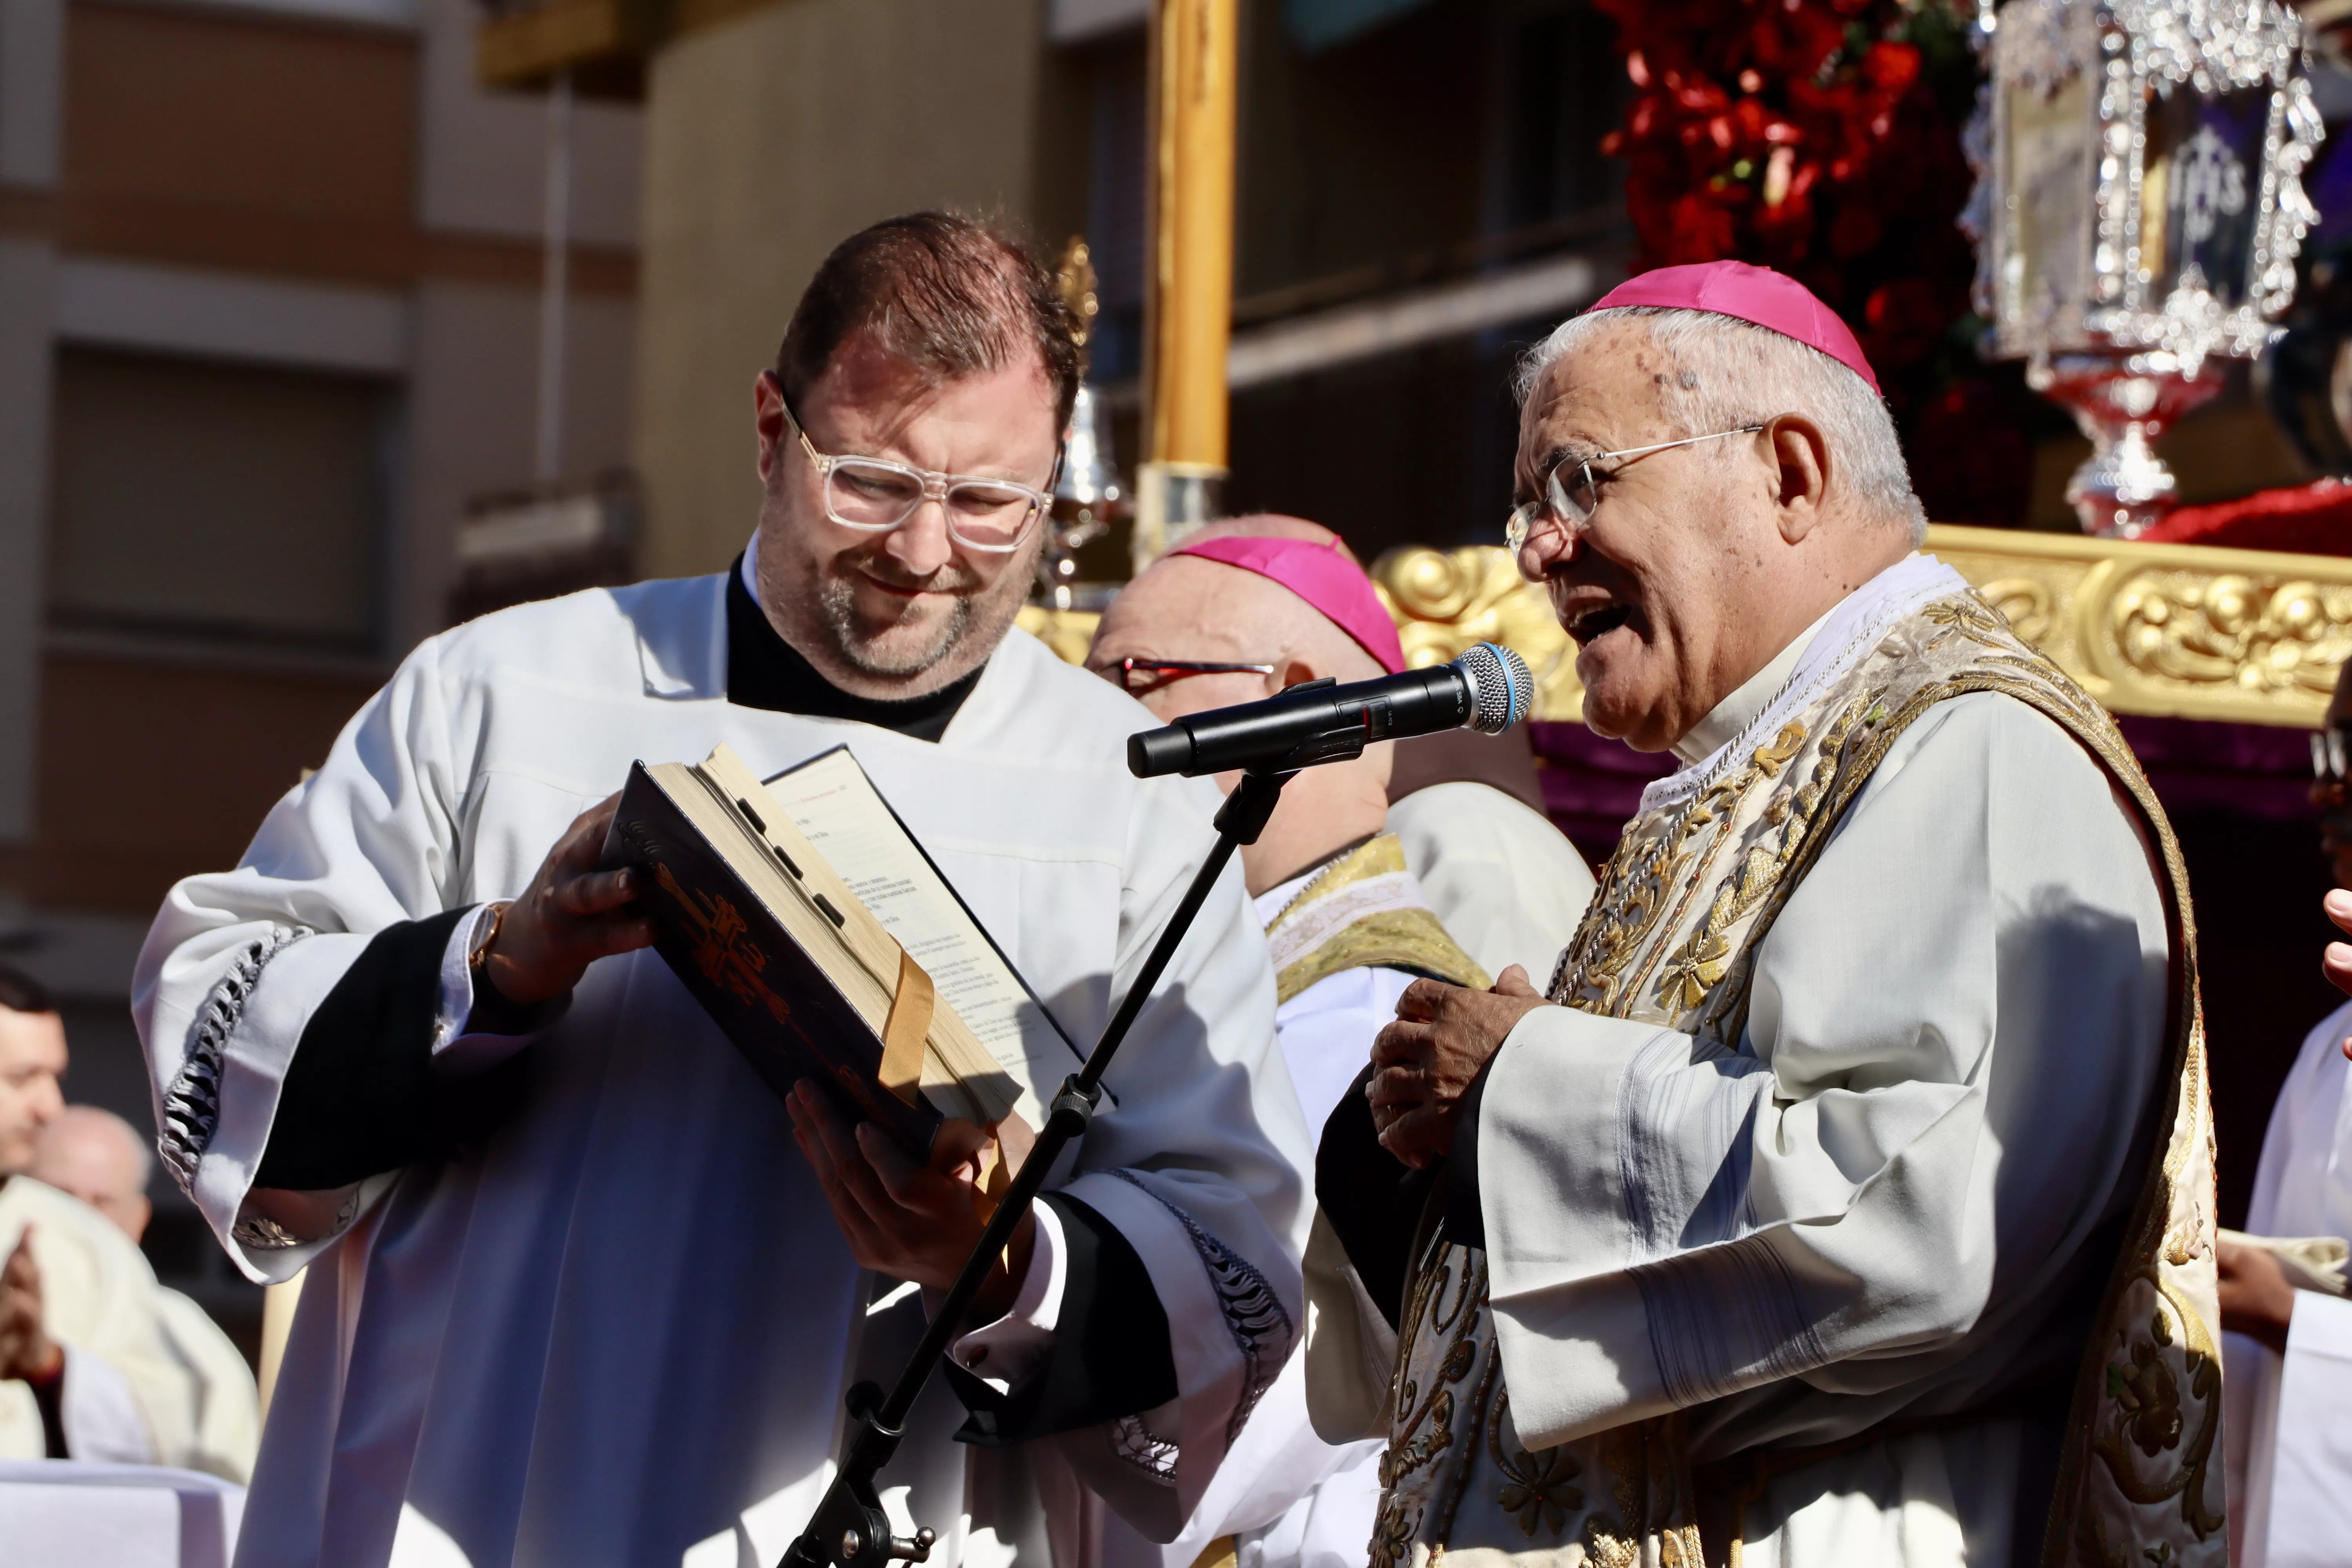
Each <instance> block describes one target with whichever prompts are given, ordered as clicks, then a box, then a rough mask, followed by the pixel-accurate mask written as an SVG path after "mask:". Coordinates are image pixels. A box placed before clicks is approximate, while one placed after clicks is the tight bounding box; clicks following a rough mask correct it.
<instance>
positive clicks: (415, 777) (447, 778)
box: [131, 639, 466, 1282]
mask: <svg viewBox="0 0 2352 1568" xmlns="http://www.w3.org/2000/svg"><path fill="white" fill-rule="evenodd" d="M438 650H439V640H438V639H432V640H428V641H426V642H425V643H424V644H423V645H422V646H420V647H418V648H417V649H416V651H415V653H413V654H411V655H410V656H409V658H408V659H407V661H406V662H405V663H404V664H403V665H402V666H401V668H400V669H399V671H398V672H397V673H395V674H394V677H393V679H392V681H391V683H390V684H389V685H387V686H386V687H384V689H383V690H381V691H379V692H378V693H377V694H376V695H375V696H374V697H373V699H372V700H370V701H369V702H368V704H367V706H366V707H364V708H362V710H360V711H359V713H358V714H357V715H356V716H355V717H353V719H352V721H351V722H350V723H349V724H347V725H346V726H345V727H344V729H343V732H342V733H341V735H339V736H338V737H337V738H336V740H335V743H334V746H333V749H332V750H331V752H329V753H328V757H327V760H326V762H325V763H324V764H322V765H321V766H320V769H319V771H318V773H315V774H313V775H312V776H311V777H310V779H309V780H307V781H305V782H304V783H302V784H299V785H297V786H296V787H295V788H294V789H293V790H291V791H289V793H288V794H287V795H286V796H285V798H283V799H282V800H280V801H279V802H278V805H276V806H275V807H274V808H273V809H272V810H271V812H270V814H269V816H268V818H267V819H265V820H264V821H263V823H262V825H261V829H260V831H259V832H258V833H257V835H256V836H255V837H254V840H253V843H252V845H251V846H250V847H248V848H247V851H246V854H245V858H244V862H243V863H242V864H241V865H240V866H239V867H238V868H236V870H233V871H226V872H220V873H215V874H212V875H206V876H200V877H192V878H189V879H187V880H185V881H183V882H181V883H180V884H179V885H178V886H177V887H175V888H173V889H172V891H171V894H170V895H169V897H167V898H166V900H164V903H163V909H162V910H161V911H160V912H159V913H158V914H157V915H156V917H155V922H154V925H153V926H152V929H151V930H150V931H149V932H148V935H147V942H146V945H145V946H144V948H143V949H142V951H141V952H140V956H139V963H138V968H137V971H136V973H135V976H134V980H133V985H132V994H131V1010H132V1013H133V1015H134V1016H135V1017H136V1019H137V1021H138V1024H139V1033H140V1037H141V1039H142V1041H143V1042H144V1043H145V1045H146V1048H147V1058H148V1068H149V1072H150V1075H151V1077H152V1088H153V1090H154V1094H155V1104H156V1124H157V1126H158V1127H160V1128H161V1129H162V1130H163V1131H162V1134H161V1136H160V1137H159V1139H158V1144H159V1147H160V1149H161V1151H162V1152H163V1158H164V1161H165V1163H166V1164H167V1165H168V1166H169V1167H170V1168H171V1170H172V1172H173V1175H174V1176H175V1177H176V1178H177V1179H178V1180H179V1182H180V1184H181V1185H182V1186H183V1188H184V1189H185V1190H186V1191H187V1193H188V1194H189V1196H190V1197H191V1198H193V1199H194V1201H195V1204H196V1206H197V1207H198V1208H199V1209H200V1210H201V1211H203V1213H204V1215H205V1219H206V1220H207V1221H208V1222H209V1223H210V1224H211V1226H212V1227H213V1230H214V1231H215V1234H217V1235H218V1236H219V1237H220V1238H221V1241H222V1244H223V1246H224V1247H226V1248H227V1250H228V1253H229V1256H230V1257H231V1258H234V1259H236V1262H237V1264H238V1266H239V1267H240V1268H242V1269H243V1270H244V1271H245V1273H246V1274H247V1277H249V1278H251V1279H256V1280H260V1281H263V1282H275V1281H278V1280H280V1279H289V1278H290V1277H291V1276H292V1275H293V1274H294V1273H295V1271H296V1270H298V1269H299V1268H302V1267H303V1266H304V1265H305V1264H307V1263H308V1262H309V1261H310V1259H311V1258H313V1257H314V1256H316V1255H317V1253H318V1252H319V1251H320V1249H321V1248H322V1247H325V1246H326V1245H327V1244H329V1243H330V1242H331V1241H333V1240H334V1239H335V1238H336V1237H340V1236H341V1234H342V1233H343V1231H344V1230H345V1229H347V1228H349V1226H351V1224H352V1221H353V1220H355V1219H356V1218H357V1217H358V1216H359V1215H360V1213H361V1211H362V1208H363V1207H364V1206H366V1205H368V1204H369V1203H372V1202H373V1200H374V1199H375V1198H376V1197H377V1196H378V1195H379V1194H382V1193H383V1191H385V1190H386V1189H388V1188H389V1186H390V1185H391V1183H392V1180H393V1175H392V1174H391V1173H386V1174H383V1175H381V1176H377V1177H374V1178H372V1179H370V1180H367V1181H363V1182H359V1183H356V1184H352V1185H351V1186H347V1187H344V1188H341V1189H339V1190H336V1191H333V1192H326V1193H273V1192H268V1191H263V1192H260V1193H257V1192H255V1190H254V1179H255V1175H256V1173H257V1172H258V1170H259V1169H260V1165H261V1161H262V1155H263V1153H264V1151H265V1150H266V1149H267V1147H268V1142H269V1134H270V1129H271V1126H272V1123H273V1121H274V1119H275V1117H276V1113H277V1109H278V1092H279V1089H280V1088H281V1086H282V1085H283V1084H284V1082H285V1078H286V1073H287V1070H288V1068H289V1066H290V1065H291V1063H292V1061H293V1057H294V1048H295V1047H296V1046H297V1045H298V1044H299V1042H300V1040H301V1037H302V1031H303V1027H304V1026H305V1024H306V1023H307V1022H308V1021H309V1019H310V1015H311V1014H312V1013H313V1012H314V1011H316V1010H317V1008H318V1006H319V1005H320V1003H321V1002H322V1001H324V1000H325V998H326V996H327V994H328V993H329V992H331V990H333V988H334V986H335V984H336V982H337V981H338V980H340V979H341V977H342V975H343V973H344V972H345V970H347V969H348V968H350V966H351V965H352V962H353V961H354V960H356V959H357V958H358V957H359V955H360V953H361V952H362V951H364V950H365V948H366V947H367V944H368V941H369V936H370V934H372V933H373V932H376V931H382V930H383V929H384V928H385V927H387V926H391V925H394V924H396V923H398V922H400V921H411V920H418V919H423V918H425V917H427V916H432V915H437V914H440V913H442V912H443V911H444V910H446V909H447V908H448V907H449V905H450V901H451V900H450V898H449V895H450V893H451V892H452V890H453V889H455V888H456V887H457V884H458V881H459V874H458V860H459V858H460V852H459V834H458V831H457V812H458V809H459V801H458V798H457V796H458V790H459V787H460V785H459V784H458V782H457V781H459V780H461V779H462V778H464V777H465V776H466V773H464V772H462V771H460V766H459V763H460V760H459V759H457V758H455V757H453V755H452V750H451V747H450V744H449V741H448V729H449V726H448V721H447V716H446V712H445V710H444V702H443V691H442V687H441V683H440V679H439V661H438ZM464 923H465V922H463V921H461V922H460V925H461V927H462V926H463V924H464Z"/></svg>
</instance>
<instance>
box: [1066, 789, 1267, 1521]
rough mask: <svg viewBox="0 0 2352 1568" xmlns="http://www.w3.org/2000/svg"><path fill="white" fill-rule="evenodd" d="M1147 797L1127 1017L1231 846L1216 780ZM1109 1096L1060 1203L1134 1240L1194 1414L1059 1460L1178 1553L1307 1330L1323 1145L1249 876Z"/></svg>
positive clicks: (1147, 1011) (1110, 1437) (1117, 989)
mask: <svg viewBox="0 0 2352 1568" xmlns="http://www.w3.org/2000/svg"><path fill="white" fill-rule="evenodd" d="M1170 786H1173V787H1170ZM1139 795H1140V796H1141V801H1140V803H1139V805H1141V806H1142V807H1143V809H1139V810H1138V812H1137V813H1136V816H1135V818H1134V821H1133V825H1132V831H1131V833H1130V836H1129V846H1128V852H1127V858H1126V862H1125V864H1126V867H1127V891H1126V896H1125V898H1124V899H1123V900H1122V907H1121V911H1120V921H1119V952H1118V963H1117V967H1116V969H1115V971H1114V973H1113V975H1112V980H1111V985H1110V991H1109V994H1110V997H1111V999H1112V1001H1113V1003H1114V1005H1115V1004H1116V1000H1117V999H1118V997H1120V996H1122V995H1123V994H1125V992H1126V989H1127V987H1128V986H1129V984H1131V983H1132V981H1133V977H1134V974H1135V972H1136V970H1137V968H1138V967H1139V965H1140V964H1141V963H1142V962H1143V959H1144V957H1145V955H1146V953H1148V952H1149V951H1150V947H1151V944H1152V943H1153V942H1155V941H1156V940H1157V939H1158V937H1159V935H1160V930H1161V928H1162V927H1163V926H1164V925H1165V923H1166V922H1167V921H1168V919H1169V917H1170V916H1171V914H1172V913H1173V912H1174V910H1175V906H1176V904H1177V902H1178V900H1181V898H1182V896H1183V893H1184V890H1185V887H1186V885H1187V884H1188V883H1189V882H1190V880H1191V879H1192V873H1193V871H1194V869H1195V868H1197V867H1198V866H1199V864H1200V862H1201V859H1202V857H1203V856H1204V855H1205V854H1206V852H1207V850H1208V848H1209V846H1210V843H1211V842H1212V839H1213V828H1212V827H1211V826H1210V822H1209V818H1210V816H1211V815H1212V811H1213V796H1212V795H1210V794H1209V792H1207V791H1205V790H1203V789H1201V788H1200V786H1199V784H1198V783H1197V781H1185V780H1159V781H1151V783H1150V784H1146V785H1145V787H1144V788H1143V789H1142V790H1141V791H1139ZM1049 1000H1050V999H1049ZM1091 1032H1092V1031H1091V1030H1088V1031H1087V1032H1086V1035H1085V1036H1084V1037H1089V1038H1090V1036H1091ZM1105 1081H1106V1085H1107V1087H1108V1089H1110V1090H1111V1092H1112V1093H1113V1094H1115V1095H1117V1096H1118V1106H1117V1107H1116V1109H1113V1108H1111V1107H1110V1106H1109V1105H1108V1103H1106V1106H1105V1109H1104V1110H1103V1111H1102V1112H1101V1113H1100V1114H1098V1115H1097V1117H1096V1119H1095V1122H1094V1125H1093V1128H1092V1129H1091V1130H1090V1131H1088V1133H1087V1138H1086V1142H1085V1143H1084V1144H1083V1145H1082V1146H1081V1149H1080V1152H1079V1156H1078V1159H1079V1165H1078V1171H1077V1174H1076V1177H1075V1179H1074V1180H1072V1181H1071V1182H1070V1183H1069V1184H1067V1185H1066V1186H1065V1187H1063V1188H1062V1189H1060V1190H1061V1191H1062V1192H1063V1193H1065V1194H1066V1195H1067V1196H1069V1197H1072V1198H1075V1199H1076V1200H1077V1201H1079V1202H1081V1203H1084V1204H1085V1205H1087V1206H1088V1207H1089V1208H1092V1209H1093V1210H1094V1211H1095V1212H1096V1213H1097V1214H1099V1215H1102V1216H1103V1217H1104V1218H1105V1219H1106V1220H1108V1222H1109V1223H1110V1224H1111V1225H1112V1226H1115V1227H1116V1228H1117V1229H1118V1232H1119V1234H1120V1236H1121V1237H1123V1238H1124V1239H1125V1240H1126V1241H1127V1243H1128V1244H1129V1246H1130V1247H1133V1248H1134V1250H1135V1253H1136V1256H1137V1258H1138V1259H1139V1261H1140V1262H1141V1263H1142V1265H1143V1268H1144V1270H1145V1272H1146V1273H1147V1274H1148V1275H1149V1276H1150V1281H1151V1286H1152V1289H1153V1292H1154V1294H1156V1295H1157V1296H1158V1297H1159V1299H1160V1307H1161V1309H1162V1310H1163V1311H1164V1312H1165V1313H1166V1315H1167V1320H1168V1331H1169V1340H1170V1351H1171V1357H1172V1359H1173V1362H1174V1366H1175V1373H1176V1384H1177V1396H1176V1398H1175V1399H1174V1400H1173V1401H1171V1403H1170V1404H1169V1405H1165V1406H1162V1407H1161V1408H1160V1409H1159V1410H1157V1411H1152V1412H1147V1413H1145V1414H1144V1415H1140V1416H1129V1417H1125V1418H1122V1419H1121V1420H1118V1421H1116V1422H1112V1423H1109V1424H1108V1426H1098V1427H1095V1428H1090V1429H1089V1430H1088V1431H1087V1432H1084V1433H1073V1434H1067V1435H1065V1436H1060V1437H1055V1438H1053V1439H1051V1441H1052V1443H1053V1444H1054V1445H1055V1448H1056V1450H1057V1452H1058V1453H1059V1454H1060V1455H1061V1456H1062V1457H1063V1458H1066V1460H1067V1461H1068V1462H1069V1464H1070V1466H1071V1468H1072V1469H1073V1470H1074V1471H1075V1472H1076V1474H1077V1476H1078V1477H1079V1479H1082V1480H1083V1481H1085V1482H1086V1484H1087V1486H1089V1487H1090V1488H1092V1489H1094V1490H1095V1491H1097V1493H1099V1494H1100V1495H1101V1496H1102V1497H1103V1498H1104V1499H1105V1500H1107V1501H1108V1502H1109V1503H1110V1504H1111V1506H1112V1507H1113V1508H1115V1509H1117V1510H1118V1512H1119V1513H1120V1514H1121V1515H1122V1516H1124V1517H1125V1518H1126V1520H1127V1521H1128V1522H1129V1523H1130V1524H1132V1525H1133V1526H1134V1527H1135V1528H1136V1529H1137V1530H1139V1531H1141V1532H1142V1533H1143V1534H1145V1535H1146V1536H1148V1537H1149V1538H1150V1539H1152V1540H1155V1541H1163V1542H1164V1541H1167V1540H1170V1539H1171V1538H1173V1537H1174V1535H1175V1534H1176V1532H1177V1531H1178V1530H1180V1529H1181V1527H1182V1524H1183V1521H1184V1520H1185V1518H1186V1517H1187V1516H1188V1515H1190V1514H1191V1513H1192V1510H1193V1509H1194V1508H1195V1507H1196V1506H1197V1505H1198V1503H1199V1501H1200V1499H1201V1496H1202V1491H1203V1490H1204V1489H1206V1487H1207V1485H1208V1481H1209V1478H1210V1477H1211V1476H1212V1475H1213V1473H1214V1472H1215V1470H1216V1468H1217V1466H1218V1464H1219V1463H1220V1462H1221V1461H1222V1460H1223V1457H1224V1453H1225V1449H1226V1447H1227V1446H1228V1444H1230V1443H1231V1441H1232V1440H1233V1438H1234V1436H1235V1435H1236V1434H1238V1433H1239V1431H1240V1429H1241V1426H1242V1423H1243V1420H1244V1418H1245V1417H1246V1416H1247V1415H1248V1414H1249V1411H1250V1408H1251V1407H1252V1406H1253V1405H1255V1403H1256V1402H1257V1400H1258V1398H1259V1396H1260V1395H1261V1394H1264V1392H1265V1389H1266V1387H1267V1385H1269V1384H1271V1383H1272V1382H1273V1381H1274V1379H1275V1376H1276V1373H1279V1372H1280V1371H1281V1368H1282V1364H1283V1362H1284V1361H1285V1359H1286V1358H1287V1357H1288V1355H1289V1354H1290V1350H1291V1346H1292V1344H1293V1343H1294V1342H1295V1341H1296V1340H1297V1337H1298V1335H1299V1333H1300V1331H1301V1330H1302V1328H1303V1326H1304V1324H1305V1321H1306V1306H1305V1302H1304V1300H1303V1296H1302V1290H1301V1286H1300V1279H1299V1272H1298V1259H1299V1254H1300V1251H1301V1250H1302V1248H1303V1247H1304V1245H1305V1241H1306V1229H1307V1219H1308V1217H1309V1215H1310V1212H1311V1205H1308V1204H1307V1202H1306V1188H1307V1182H1308V1180H1309V1179H1310V1178H1309V1177H1308V1175H1307V1173H1308V1172H1310V1171H1312V1169H1313V1168H1314V1144H1313V1142H1312V1139H1311V1138H1310V1137H1309V1135H1308V1133H1307V1128H1306V1125H1305V1121H1304V1119H1303V1118H1302V1116H1301V1115H1300V1112H1299V1109H1298V1100H1297V1095H1296V1094H1295V1093H1294V1092H1293V1091H1292V1089H1291V1085H1290V1078H1289V1074H1288V1073H1287V1071H1286V1070H1285V1068H1283V1066H1282V1064H1281V1057H1280V1053H1279V1051H1278V1050H1277V1049H1276V1044H1275V1037H1274V971H1273V965H1272V963H1271V962H1270V961H1269V960H1268V958H1267V957H1266V950H1265V934H1264V932H1263V931H1261V930H1260V929H1259V927H1258V924H1257V921H1256V919H1255V916H1254V915H1253V913H1252V911H1251V909H1250V904H1249V900H1248V897H1247V895H1246V894H1245V893H1244V889H1243V885H1242V876H1241V866H1240V863H1239V861H1238V860H1235V861H1234V862H1233V863H1231V864H1229V865H1228V866H1227V867H1226V868H1225V871H1224V873H1223V876H1222V877H1220V878H1219V879H1218V881H1217V883H1216V886H1215V888H1214V889H1213V891H1212V892H1211V894H1210V896H1209V898H1208V900H1207V902H1206V903H1205V904H1204V905H1203V906H1202V910H1201V912H1200V916H1199V918H1198V919H1197V920H1196V921H1194V923H1193V926H1192V931H1191V933H1190V934H1189V935H1188V936H1187V937H1186V939H1185V940H1184V942H1182V944H1181V946H1179V947H1178V949H1177V951H1176V956H1175V958H1174V960H1173V961H1172V962H1171V963H1170V965H1169V967H1168V970H1167V972H1166V973H1165V974H1164V975H1163V976H1162V978H1161V980H1160V984H1159V986H1158V987H1157V989H1156V990H1155V991H1154V993H1153V994H1152V998H1151V1000H1150V1002H1149V1003H1147V1004H1146V1005H1145V1006H1144V1009H1143V1011H1142V1013H1141V1014H1140V1015H1139V1017H1138V1018H1137V1020H1136V1023H1135V1026H1134V1028H1133V1029H1132V1030H1131V1031H1130V1032H1129V1036H1128V1037H1127V1042H1126V1044H1125V1045H1124V1046H1123V1047H1121V1049H1120V1051H1119V1055H1118V1058H1117V1059H1116V1060H1115V1061H1114V1062H1113V1064H1112V1067H1111V1069H1110V1072H1109V1074H1108V1077H1107V1078H1106V1080H1105Z"/></svg>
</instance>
